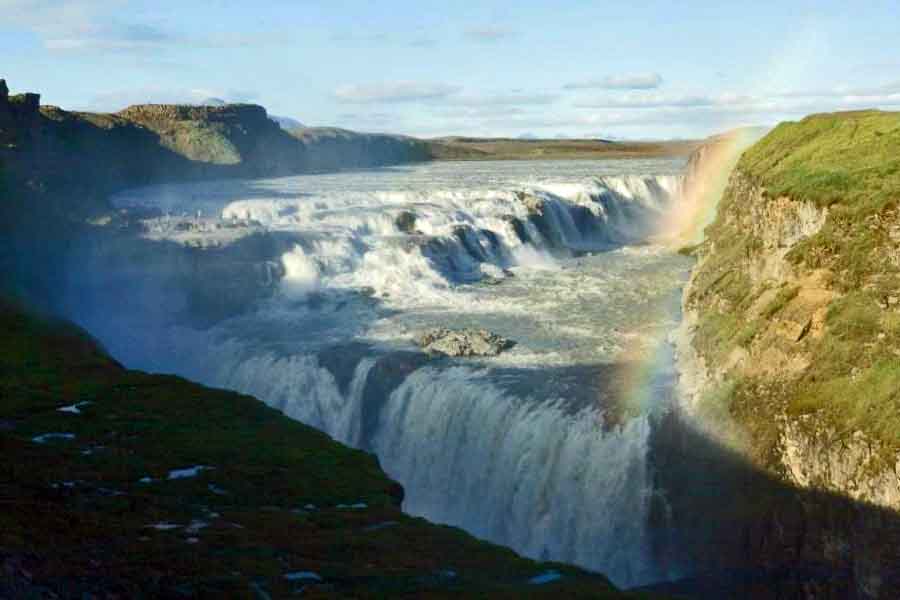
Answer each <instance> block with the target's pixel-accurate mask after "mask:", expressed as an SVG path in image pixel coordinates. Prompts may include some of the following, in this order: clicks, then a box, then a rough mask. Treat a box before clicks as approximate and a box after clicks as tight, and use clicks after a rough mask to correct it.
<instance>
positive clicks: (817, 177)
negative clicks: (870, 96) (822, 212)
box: [738, 111, 900, 211]
mask: <svg viewBox="0 0 900 600" xmlns="http://www.w3.org/2000/svg"><path fill="white" fill-rule="evenodd" d="M898 148H900V113H895V112H881V111H859V112H845V113H833V114H821V115H812V116H809V117H806V118H805V119H803V120H802V121H799V122H796V123H794V122H789V123H782V124H781V125H779V126H778V127H776V128H775V129H774V130H773V131H772V132H771V133H769V134H768V135H767V136H765V137H764V138H763V139H762V140H761V141H760V142H758V143H757V144H756V145H754V146H753V147H752V148H751V149H750V150H748V151H747V152H746V153H745V154H744V155H743V157H742V158H741V160H740V163H739V164H738V169H739V170H741V171H742V172H744V173H746V174H747V175H749V176H751V177H752V178H753V179H755V180H756V181H757V182H758V183H760V184H762V185H763V186H765V188H766V190H767V191H768V193H769V195H770V196H772V197H775V196H782V195H784V196H790V197H791V198H793V199H795V200H808V201H811V202H814V203H815V204H816V205H818V206H831V205H833V204H842V205H845V206H849V207H852V208H853V210H854V211H860V210H865V211H873V210H878V209H881V208H883V207H884V206H885V205H886V204H888V203H891V202H895V201H896V200H897V199H898V190H900V153H898V151H897V149H898Z"/></svg>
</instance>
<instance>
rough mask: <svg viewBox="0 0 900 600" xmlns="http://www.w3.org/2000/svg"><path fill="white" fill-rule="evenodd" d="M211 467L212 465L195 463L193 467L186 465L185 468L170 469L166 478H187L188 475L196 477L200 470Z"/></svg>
mask: <svg viewBox="0 0 900 600" xmlns="http://www.w3.org/2000/svg"><path fill="white" fill-rule="evenodd" d="M211 468H212V467H206V466H204V465H196V466H194V467H188V468H186V469H174V470H172V471H169V476H168V478H167V479H187V478H189V477H196V476H197V475H199V474H200V472H201V471H205V470H207V469H211Z"/></svg>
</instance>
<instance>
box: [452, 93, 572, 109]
mask: <svg viewBox="0 0 900 600" xmlns="http://www.w3.org/2000/svg"><path fill="white" fill-rule="evenodd" d="M558 98H559V96H558V95H557V94H545V93H533V94H530V93H524V92H514V93H509V94H465V95H459V96H453V97H450V98H447V100H446V104H453V105H457V106H526V105H531V106H534V105H547V104H553V103H554V102H556V100H557V99H558Z"/></svg>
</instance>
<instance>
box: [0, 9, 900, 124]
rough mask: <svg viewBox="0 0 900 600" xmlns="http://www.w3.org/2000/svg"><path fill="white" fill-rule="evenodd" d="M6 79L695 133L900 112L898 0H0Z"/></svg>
mask: <svg viewBox="0 0 900 600" xmlns="http://www.w3.org/2000/svg"><path fill="white" fill-rule="evenodd" d="M0 15H2V17H0V56H2V57H3V60H2V62H0V78H5V79H6V80H7V82H8V85H9V87H10V89H11V91H12V92H13V93H16V92H23V91H35V92H39V93H41V94H42V102H43V103H46V104H56V105H59V106H62V107H64V108H68V109H78V110H96V111H115V110H119V109H121V108H124V107H125V106H128V105H130V104H136V103H142V102H192V103H199V102H202V101H204V100H205V99H207V98H219V99H223V100H225V101H229V102H253V103H257V104H262V105H263V106H265V107H266V108H267V109H268V110H269V112H270V113H272V114H275V115H281V116H288V117H292V118H295V119H298V120H300V121H301V122H303V123H304V124H307V125H330V126H340V127H346V128H350V129H357V130H361V131H385V132H394V133H404V134H409V135H417V136H422V137H434V136H442V135H470V136H510V137H519V136H521V137H529V136H536V137H604V138H614V139H669V138H689V137H700V136H705V135H708V134H712V133H716V132H720V131H723V130H726V129H729V128H732V127H736V126H743V125H772V124H775V123H777V122H779V121H782V120H796V119H799V118H801V117H803V116H804V115H806V114H809V113H813V112H822V111H831V110H844V109H859V108H872V107H874V108H882V109H887V110H890V109H893V110H900V0H893V1H870V2H867V1H865V0H859V1H857V2H849V1H844V2H832V1H827V0H821V1H818V2H801V1H791V0H782V1H779V2H770V1H768V0H757V1H755V2H752V3H751V2H741V3H737V2H722V1H721V0H716V1H710V2H706V1H703V2H701V1H689V0H686V1H684V2H680V3H675V2H670V1H669V2H656V1H653V0H647V1H643V2H639V3H626V2H601V1H596V0H595V1H592V2H586V1H575V0H559V1H557V2H533V1H530V0H519V1H517V2H501V1H496V0H481V1H479V2H457V3H453V2H447V1H446V0H441V1H439V2H438V1H432V0H396V1H392V0H382V1H369V2H363V1H349V0H330V1H318V0H293V1H288V0H255V1H248V0H234V1H232V0H210V1H200V0H196V1H195V0H192V1H190V2H186V1H185V0H179V1H170V0H155V1H153V2H149V1H148V2H140V1H137V0H131V1H129V0H0Z"/></svg>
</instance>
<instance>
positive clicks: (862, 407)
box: [690, 111, 900, 454]
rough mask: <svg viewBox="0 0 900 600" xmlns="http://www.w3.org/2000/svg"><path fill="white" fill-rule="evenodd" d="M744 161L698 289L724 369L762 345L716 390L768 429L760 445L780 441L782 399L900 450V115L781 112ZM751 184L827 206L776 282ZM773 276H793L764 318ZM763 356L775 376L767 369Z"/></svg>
mask: <svg viewBox="0 0 900 600" xmlns="http://www.w3.org/2000/svg"><path fill="white" fill-rule="evenodd" d="M736 169H737V175H738V176H737V178H736V179H733V185H732V186H730V187H729V188H728V189H727V190H726V192H725V194H724V196H723V198H722V201H721V203H720V207H719V212H718V215H717V218H716V220H715V222H714V223H713V224H712V225H711V226H710V227H708V228H707V230H706V236H707V240H706V242H705V244H704V246H703V250H702V251H701V254H704V253H705V256H704V257H703V259H702V262H701V264H700V266H699V268H698V270H697V272H696V273H695V276H694V285H693V286H692V289H691V292H690V302H691V303H692V304H693V305H694V306H695V307H697V308H698V309H699V312H700V318H699V323H698V330H697V335H696V338H695V346H696V348H697V350H698V351H699V352H700V353H701V355H703V356H705V357H706V358H707V360H708V361H709V363H710V364H712V365H714V366H715V365H719V366H721V365H722V364H723V361H724V359H725V357H727V356H728V355H729V354H730V352H731V351H732V350H733V349H734V348H735V347H737V346H742V347H744V348H745V349H747V350H748V351H749V353H750V356H749V359H748V360H747V361H746V362H747V365H746V366H745V367H742V368H741V369H737V370H736V371H735V372H733V373H730V374H729V375H728V377H727V381H728V382H730V384H731V387H728V386H723V388H722V389H723V390H726V391H727V393H724V392H723V393H720V394H717V395H715V398H716V400H717V401H721V402H723V403H725V405H726V406H727V408H728V410H730V412H731V414H732V415H734V416H738V418H739V420H740V421H741V422H742V423H743V424H744V425H745V426H746V427H747V428H748V429H750V430H757V429H758V430H759V432H757V433H754V434H752V437H754V439H755V440H756V442H755V443H756V444H757V445H762V446H765V445H766V444H774V443H775V436H774V434H773V433H772V427H771V426H770V424H766V423H765V421H766V420H767V419H768V420H770V421H771V418H770V417H771V415H772V414H773V412H776V413H777V412H778V411H780V410H782V409H784V410H787V411H788V412H789V413H791V414H798V413H815V414H816V415H818V416H819V417H821V418H823V419H825V420H826V421H828V422H829V423H830V424H831V425H832V426H833V427H834V428H835V429H836V430H837V431H839V432H843V433H845V434H847V435H849V434H850V433H852V432H853V431H855V430H862V431H863V432H865V433H866V434H868V435H869V436H870V437H871V438H873V439H875V440H877V441H879V442H880V443H882V444H883V445H884V448H883V450H884V451H885V452H887V453H888V454H890V453H893V452H896V451H898V450H900V354H898V348H900V260H898V259H897V257H898V244H900V225H898V216H900V213H898V200H900V113H888V112H879V111H861V112H848V113H836V114H826V115H813V116H810V117H807V118H805V119H803V120H802V121H799V122H796V123H783V124H781V125H779V126H778V127H777V128H775V129H774V130H773V131H772V132H770V133H769V134H768V135H767V136H765V137H764V138H763V139H762V140H761V141H759V142H758V143H757V144H756V145H754V146H753V147H752V148H750V149H749V150H748V151H747V152H745V153H744V155H743V156H742V157H741V159H740V161H739V162H738V164H737V167H736ZM750 185H756V186H760V187H762V188H763V190H764V198H765V199H772V198H776V197H781V196H787V197H789V198H791V199H792V200H799V201H806V202H811V203H813V204H814V205H815V206H816V207H818V208H824V209H827V211H828V212H827V217H826V220H825V224H824V225H823V226H822V228H821V229H820V230H819V231H818V232H817V233H815V234H814V235H811V236H810V237H808V238H806V239H804V240H802V241H800V242H799V243H796V244H795V245H794V246H793V247H792V248H791V249H790V250H789V252H788V254H787V256H786V260H787V261H788V264H789V266H791V267H792V270H791V272H790V273H787V272H785V273H782V274H779V275H778V279H775V280H764V279H760V278H759V275H758V273H760V272H762V270H761V268H760V265H762V264H763V262H764V261H765V260H769V261H771V260H772V259H773V258H774V257H775V254H776V252H777V250H776V249H774V248H765V247H763V244H762V242H761V240H758V239H755V238H754V236H753V234H752V233H751V230H754V229H757V228H759V227H760V226H762V227H765V226H766V224H765V223H759V222H757V221H756V220H755V219H757V218H758V217H756V216H754V215H758V214H759V213H758V212H757V213H753V212H751V209H752V208H754V207H752V206H750V203H751V202H752V201H753V197H752V196H750V192H749V186H750ZM755 208H758V207H755ZM779 226H780V225H779V224H778V223H773V224H772V227H773V228H776V227H779ZM814 272H815V273H816V277H815V278H814V281H813V280H810V281H809V282H807V283H804V278H805V277H810V276H811V275H812V274H813V273H814ZM751 273H757V275H754V277H756V280H754V281H751V279H750V275H751ZM773 285H776V286H781V287H780V289H779V290H778V292H777V294H775V296H774V297H773V298H772V299H771V300H768V302H767V303H766V304H764V305H763V306H762V307H761V308H756V309H754V310H758V311H759V314H758V317H757V316H755V315H754V313H753V312H752V311H750V308H751V307H752V306H755V303H756V301H757V300H758V299H759V298H760V296H761V295H762V294H763V293H765V292H766V291H767V290H771V288H772V286H773ZM804 291H806V295H805V296H804ZM817 298H818V300H817ZM820 308H821V309H822V311H824V312H819V313H816V312H815V311H817V310H819V309H820ZM823 314H824V319H823V316H822V315H823ZM817 315H818V316H817ZM823 320H824V322H822V321H823ZM810 332H812V333H810ZM794 359H796V360H794ZM792 360H793V361H794V362H791V361H792ZM788 363H790V365H789V364H788ZM761 367H762V368H764V370H765V371H766V372H767V373H768V375H766V376H764V377H761V376H758V375H757V374H758V372H759V371H758V369H759V368H761ZM755 369H756V370H755ZM766 403H771V409H765V408H763V407H764V406H765V405H766ZM754 407H755V408H754Z"/></svg>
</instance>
